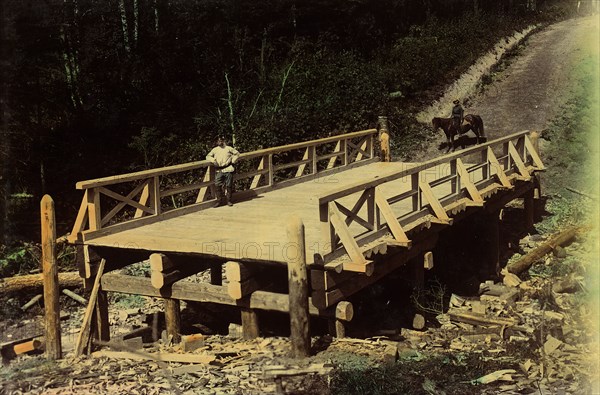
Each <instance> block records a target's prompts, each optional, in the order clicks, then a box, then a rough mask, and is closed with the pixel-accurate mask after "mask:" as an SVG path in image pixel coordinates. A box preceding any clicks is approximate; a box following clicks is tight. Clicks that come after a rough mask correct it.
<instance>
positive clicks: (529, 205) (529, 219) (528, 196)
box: [523, 189, 535, 231]
mask: <svg viewBox="0 0 600 395" xmlns="http://www.w3.org/2000/svg"><path fill="white" fill-rule="evenodd" d="M534 202H535V200H534V190H533V189H530V190H529V191H527V192H526V193H525V195H523V209H524V211H525V229H526V230H528V231H529V230H532V229H533V225H534V223H535V220H534V215H535V204H534Z"/></svg>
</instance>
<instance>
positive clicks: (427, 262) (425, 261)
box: [423, 251, 433, 270]
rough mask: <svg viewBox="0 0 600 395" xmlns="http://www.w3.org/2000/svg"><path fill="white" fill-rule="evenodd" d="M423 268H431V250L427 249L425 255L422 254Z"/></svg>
mask: <svg viewBox="0 0 600 395" xmlns="http://www.w3.org/2000/svg"><path fill="white" fill-rule="evenodd" d="M423 268H425V269H427V270H431V269H433V252H431V251H427V252H426V253H425V255H423Z"/></svg>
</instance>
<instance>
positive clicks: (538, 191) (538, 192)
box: [529, 130, 542, 199]
mask: <svg viewBox="0 0 600 395" xmlns="http://www.w3.org/2000/svg"><path fill="white" fill-rule="evenodd" d="M529 140H530V141H531V145H532V146H533V149H534V150H535V153H536V154H537V155H538V157H541V153H540V132H538V131H535V130H534V131H533V132H531V133H530V134H529ZM532 161H533V160H532ZM534 177H535V188H534V190H533V195H534V198H535V199H541V197H542V188H541V184H542V183H541V179H540V173H539V172H536V173H535V174H534Z"/></svg>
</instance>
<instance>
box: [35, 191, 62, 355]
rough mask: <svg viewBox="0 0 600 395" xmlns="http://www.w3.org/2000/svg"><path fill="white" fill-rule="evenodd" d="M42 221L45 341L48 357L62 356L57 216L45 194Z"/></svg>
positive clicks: (52, 203)
mask: <svg viewBox="0 0 600 395" xmlns="http://www.w3.org/2000/svg"><path fill="white" fill-rule="evenodd" d="M40 209H41V223H42V232H41V233H42V269H43V281H44V310H45V337H44V339H45V341H46V357H47V358H48V359H60V358H62V347H61V339H60V305H59V301H58V297H59V295H60V294H59V292H58V265H57V262H56V218H55V214H54V200H52V198H51V197H50V196H49V195H44V197H43V198H42V201H41V203H40Z"/></svg>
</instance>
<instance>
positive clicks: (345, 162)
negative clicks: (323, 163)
mask: <svg viewBox="0 0 600 395" xmlns="http://www.w3.org/2000/svg"><path fill="white" fill-rule="evenodd" d="M341 146H342V147H344V148H343V149H344V156H342V166H347V165H348V140H347V139H344V140H342V141H341Z"/></svg>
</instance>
